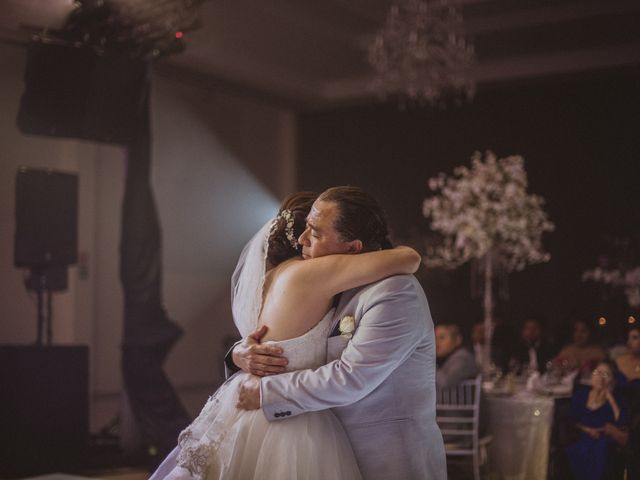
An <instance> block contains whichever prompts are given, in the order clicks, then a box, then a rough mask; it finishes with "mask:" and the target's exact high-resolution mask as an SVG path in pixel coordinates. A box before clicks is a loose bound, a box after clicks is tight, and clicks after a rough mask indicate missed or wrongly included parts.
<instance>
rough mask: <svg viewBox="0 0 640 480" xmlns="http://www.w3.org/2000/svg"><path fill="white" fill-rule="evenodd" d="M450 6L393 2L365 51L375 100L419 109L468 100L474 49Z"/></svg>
mask: <svg viewBox="0 0 640 480" xmlns="http://www.w3.org/2000/svg"><path fill="white" fill-rule="evenodd" d="M454 1H455V0H393V3H392V6H391V10H390V11H389V13H388V15H387V18H386V21H385V24H384V26H383V27H382V28H381V29H380V30H379V31H378V32H377V34H376V36H375V38H374V40H373V42H372V43H371V45H370V46H369V52H368V61H369V64H371V66H372V67H373V68H374V69H375V71H376V78H375V80H374V82H373V85H372V88H373V89H374V90H375V91H376V92H377V93H378V94H379V95H380V96H382V97H387V96H390V95H391V96H398V97H400V99H401V100H402V102H403V103H404V102H410V103H419V104H422V103H430V104H435V103H438V102H439V101H441V100H442V99H443V98H444V97H449V96H454V97H455V98H456V99H461V98H465V97H466V99H468V100H470V99H472V98H473V96H474V93H475V82H474V81H473V79H472V77H471V69H472V67H473V65H474V50H473V45H472V44H470V43H469V42H468V41H467V39H466V38H465V34H464V25H463V20H462V14H461V13H460V9H459V8H457V6H456V5H454V3H453V2H454Z"/></svg>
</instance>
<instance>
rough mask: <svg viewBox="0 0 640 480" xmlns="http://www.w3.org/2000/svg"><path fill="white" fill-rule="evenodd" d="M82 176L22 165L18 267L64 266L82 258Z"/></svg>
mask: <svg viewBox="0 0 640 480" xmlns="http://www.w3.org/2000/svg"><path fill="white" fill-rule="evenodd" d="M77 239H78V176H77V175H75V174H71V173H62V172H56V171H53V170H40V169H29V168H20V169H19V170H18V173H17V175H16V234H15V247H14V264H15V266H16V267H40V268H50V267H63V266H67V265H72V264H74V263H76V262H77V260H78V240H77Z"/></svg>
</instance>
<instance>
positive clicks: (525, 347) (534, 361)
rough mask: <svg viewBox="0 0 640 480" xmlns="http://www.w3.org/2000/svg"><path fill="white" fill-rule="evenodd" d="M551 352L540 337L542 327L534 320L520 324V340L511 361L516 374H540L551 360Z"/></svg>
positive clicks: (530, 319)
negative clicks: (516, 371)
mask: <svg viewBox="0 0 640 480" xmlns="http://www.w3.org/2000/svg"><path fill="white" fill-rule="evenodd" d="M552 357H553V355H552V350H551V347H550V345H549V344H548V343H547V342H546V341H545V339H544V337H543V335H542V325H541V324H540V321H539V320H537V319H535V318H527V319H526V320H525V321H524V322H523V323H522V329H521V330H520V339H519V340H518V342H517V343H516V346H515V348H514V351H513V361H514V363H515V364H516V366H517V368H518V373H523V372H526V371H528V372H535V371H538V372H541V373H544V372H545V370H546V364H547V362H548V361H549V360H551V358H552Z"/></svg>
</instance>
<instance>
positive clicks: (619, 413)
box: [566, 361, 629, 480]
mask: <svg viewBox="0 0 640 480" xmlns="http://www.w3.org/2000/svg"><path fill="white" fill-rule="evenodd" d="M614 370H615V366H614V364H612V363H610V362H607V361H604V362H600V363H598V365H597V366H596V368H595V370H594V371H593V374H592V376H591V387H585V386H581V387H579V388H578V389H577V390H576V391H575V392H574V394H573V397H572V399H571V410H570V417H571V420H572V422H573V424H574V426H575V427H576V428H577V429H578V432H579V437H578V439H577V441H575V442H574V443H572V444H571V445H569V446H568V447H567V449H566V452H567V458H568V460H569V465H570V467H571V471H572V473H573V476H574V478H575V479H576V480H600V479H605V478H617V476H616V472H617V473H620V472H619V470H620V467H621V465H622V462H621V459H620V456H619V454H618V450H619V446H624V445H626V443H627V441H628V437H629V434H628V431H627V427H626V425H627V409H626V404H625V403H624V401H623V400H622V399H621V398H620V396H619V395H618V394H617V393H614V389H613V387H614V384H615V382H614Z"/></svg>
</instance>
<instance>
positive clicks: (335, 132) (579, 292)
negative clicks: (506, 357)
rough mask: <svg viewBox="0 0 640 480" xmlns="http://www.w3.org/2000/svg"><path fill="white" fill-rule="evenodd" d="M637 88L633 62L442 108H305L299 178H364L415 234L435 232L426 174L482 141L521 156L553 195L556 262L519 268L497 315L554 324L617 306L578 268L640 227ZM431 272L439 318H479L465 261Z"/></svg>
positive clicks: (424, 276)
mask: <svg viewBox="0 0 640 480" xmlns="http://www.w3.org/2000/svg"><path fill="white" fill-rule="evenodd" d="M639 87H640V69H637V68H635V69H631V70H621V71H612V72H604V73H598V74H591V75H581V76H573V77H558V78H554V79H553V80H544V81H543V80H540V81H535V82H528V83H521V84H515V85H514V84H511V85H504V86H493V87H491V88H485V89H480V90H479V92H478V94H477V96H476V98H475V100H474V101H473V103H470V104H468V105H463V106H462V107H449V108H446V109H443V110H438V109H433V108H425V109H421V110H418V109H413V110H409V111H404V112H403V111H400V110H399V109H398V108H397V106H396V105H395V104H393V105H390V104H389V105H375V106H351V107H346V108H341V109H336V110H333V111H327V112H309V113H304V114H301V115H300V118H299V159H300V164H299V177H298V186H299V187H300V188H301V189H314V190H318V191H321V190H323V189H324V188H326V187H327V186H331V185H340V184H353V185H360V186H362V187H364V188H365V189H367V190H368V191H370V192H371V193H373V194H374V195H375V196H376V197H377V198H378V199H379V200H380V201H381V203H382V204H383V205H384V206H385V208H386V210H387V213H388V215H389V219H390V224H391V226H392V229H393V231H394V233H395V237H396V240H399V241H404V242H415V241H416V239H419V238H420V237H421V236H423V235H424V234H426V233H427V232H428V222H427V221H426V219H424V217H423V216H422V213H421V211H422V201H423V199H424V198H425V197H426V196H427V195H429V190H428V189H427V180H428V178H429V177H431V176H433V175H435V174H437V173H438V172H441V171H444V172H447V173H451V172H452V169H453V167H454V166H456V165H460V164H468V163H469V157H470V155H471V153H472V152H473V151H474V150H486V149H491V150H493V151H494V152H495V153H496V154H497V155H498V156H500V157H502V156H507V155H511V154H519V155H522V156H523V157H524V158H525V166H526V168H527V171H528V174H529V185H530V187H529V190H530V192H532V193H537V194H540V195H542V196H544V198H545V199H546V201H547V211H548V213H549V215H550V218H551V219H552V221H554V222H555V223H556V226H557V228H556V231H555V232H553V233H551V234H547V236H546V238H545V245H546V247H547V249H548V251H549V252H550V253H551V255H552V260H551V262H550V263H548V264H545V265H536V266H532V267H529V268H527V269H526V270H525V271H524V272H520V273H515V274H512V275H510V277H509V282H508V284H509V299H508V300H503V301H500V305H499V313H500V315H501V316H503V317H504V318H505V319H508V320H510V321H517V320H518V319H521V317H522V316H524V315H529V314H535V315H538V316H544V317H546V318H547V320H548V322H549V323H551V324H552V327H553V328H554V329H557V327H558V325H559V324H561V323H562V322H563V321H566V320H567V318H568V317H569V316H571V315H573V314H574V313H575V311H576V309H578V310H579V311H580V312H583V313H581V314H583V315H584V314H588V315H600V314H603V313H606V312H604V310H606V309H609V310H610V309H611V307H610V305H605V304H603V303H602V302H601V300H600V298H599V296H598V295H594V294H593V292H588V291H587V290H586V287H585V285H584V284H583V283H582V282H581V281H580V275H581V273H582V271H583V270H585V269H587V268H591V267H592V266H594V264H595V261H596V257H597V255H598V253H599V249H601V248H602V247H601V245H602V236H603V235H605V234H612V233H615V234H625V233H632V232H638V231H639V230H640V176H639V175H638V172H640V168H638V167H637V163H638V161H640V113H639V112H640V95H639V93H638V88H639ZM422 270H423V271H421V272H419V278H420V280H421V282H422V284H423V287H424V288H425V291H426V292H427V296H428V298H429V301H430V304H431V309H432V312H433V315H434V319H435V321H436V322H443V321H455V322H461V323H463V324H465V323H469V322H471V321H473V320H476V319H479V318H480V316H481V311H480V300H479V299H474V298H471V295H470V286H469V283H470V282H469V269H468V267H463V268H461V269H459V270H458V271H454V272H451V273H446V272H437V271H431V272H428V271H424V270H425V269H422ZM620 309H623V308H622V307H620V308H619V310H620ZM584 312H588V313H584ZM617 314H622V313H621V312H617ZM612 315H613V313H612ZM596 318H597V317H596ZM625 319H626V317H625Z"/></svg>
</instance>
